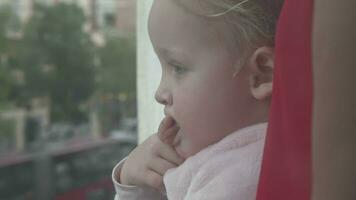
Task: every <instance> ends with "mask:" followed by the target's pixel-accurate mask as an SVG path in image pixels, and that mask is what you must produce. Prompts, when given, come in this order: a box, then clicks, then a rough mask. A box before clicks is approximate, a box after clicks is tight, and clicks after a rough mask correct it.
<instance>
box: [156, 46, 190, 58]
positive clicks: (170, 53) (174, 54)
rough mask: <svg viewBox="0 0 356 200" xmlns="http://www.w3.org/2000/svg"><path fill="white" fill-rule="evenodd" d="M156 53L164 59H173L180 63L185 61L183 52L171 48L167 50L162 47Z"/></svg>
mask: <svg viewBox="0 0 356 200" xmlns="http://www.w3.org/2000/svg"><path fill="white" fill-rule="evenodd" d="M158 51H159V52H160V53H161V54H162V55H163V56H164V57H166V58H170V59H174V60H180V61H187V58H188V56H187V54H185V53H184V52H182V51H180V50H178V49H176V48H173V49H168V48H164V47H159V48H158Z"/></svg>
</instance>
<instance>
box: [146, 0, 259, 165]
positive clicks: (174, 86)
mask: <svg viewBox="0 0 356 200" xmlns="http://www.w3.org/2000/svg"><path fill="white" fill-rule="evenodd" d="M214 23H215V22H214ZM217 27H219V25H217V24H213V22H209V21H207V20H205V19H203V18H200V17H198V16H195V15H193V14H190V13H188V12H186V11H185V10H184V9H183V8H182V7H180V6H178V5H177V4H175V3H174V2H173V1H172V0H155V2H154V5H153V8H152V10H151V15H150V20H149V33H150V37H151V41H152V43H153V46H154V49H155V51H156V53H157V55H158V57H159V59H160V62H161V65H162V79H161V83H160V86H159V88H158V90H157V93H156V99H157V101H158V102H159V103H161V104H163V105H165V114H166V115H169V116H171V117H173V118H174V119H175V121H176V123H177V125H178V126H179V127H180V130H179V132H178V133H177V136H176V138H175V142H174V146H175V149H176V150H177V152H178V153H179V154H180V155H181V156H182V157H185V158H187V157H189V156H191V155H194V154H195V153H197V152H199V151H200V150H202V149H203V148H205V147H207V146H208V145H210V144H213V143H215V142H217V141H219V140H220V139H222V138H223V137H225V136H226V135H228V134H229V133H231V132H233V131H235V130H237V129H239V128H241V127H243V126H245V125H248V123H249V122H248V120H247V118H248V116H249V115H250V112H249V108H250V106H251V105H250V102H251V98H253V97H252V96H251V95H249V87H248V77H247V76H246V75H245V74H246V73H245V72H244V70H242V71H241V72H240V73H239V74H238V76H237V77H235V78H233V74H234V72H235V69H234V68H233V64H234V61H236V57H237V56H238V55H236V56H235V57H232V56H231V52H230V53H229V52H228V50H227V49H228V48H226V47H225V41H223V39H222V38H219V33H221V31H219V32H218V31H216V30H214V29H216V28H217ZM220 28H221V27H219V29H220Z"/></svg>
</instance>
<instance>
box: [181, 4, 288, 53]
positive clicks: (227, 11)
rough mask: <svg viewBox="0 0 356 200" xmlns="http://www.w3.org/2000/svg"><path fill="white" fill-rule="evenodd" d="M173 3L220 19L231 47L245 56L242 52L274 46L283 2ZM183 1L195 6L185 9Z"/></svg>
mask: <svg viewBox="0 0 356 200" xmlns="http://www.w3.org/2000/svg"><path fill="white" fill-rule="evenodd" d="M175 1H176V2H178V3H179V4H180V5H182V6H184V7H185V8H186V9H187V10H189V11H190V12H192V13H194V14H196V15H199V16H202V17H205V18H208V19H223V20H224V22H225V23H226V24H227V25H228V27H229V28H230V29H231V30H232V31H233V34H234V39H235V41H234V42H235V45H236V46H237V47H238V49H240V50H241V51H242V52H241V53H243V54H248V52H244V51H245V49H253V48H256V47H258V46H274V39H275V29H276V24H277V19H278V16H279V12H280V10H281V7H282V4H283V2H284V0H175ZM185 1H187V2H188V1H189V3H192V2H193V1H195V7H194V6H192V4H191V5H190V6H188V5H187V4H186V2H185ZM242 49H244V50H242ZM245 56H247V55H245ZM243 57H244V56H243Z"/></svg>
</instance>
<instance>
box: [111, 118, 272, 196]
mask: <svg viewBox="0 0 356 200" xmlns="http://www.w3.org/2000/svg"><path fill="white" fill-rule="evenodd" d="M266 130H267V123H262V124H257V125H253V126H249V127H247V128H243V129H240V130H238V131H235V132H234V133H232V134H230V135H228V136H226V137H225V138H223V139H222V140H221V141H219V142H218V143H216V144H213V145H211V146H209V147H207V148H206V149H204V150H202V151H200V152H199V153H197V154H196V155H194V156H192V157H190V158H188V159H187V160H186V161H185V162H184V163H183V164H182V165H181V166H179V167H178V168H174V169H170V170H168V171H167V172H166V174H165V176H164V184H165V187H166V192H167V194H166V195H167V196H166V197H165V196H164V195H162V194H159V193H157V194H154V193H152V190H150V189H148V188H146V189H145V188H138V187H132V186H130V187H127V186H123V185H121V184H119V183H117V182H116V181H115V180H114V184H115V188H116V192H117V196H116V199H121V200H139V199H145V200H151V199H152V200H153V199H155V200H158V199H167V198H168V199H169V200H255V198H256V191H257V185H258V177H259V173H260V166H261V161H262V154H263V146H264V139H265V134H266ZM116 168H117V171H119V170H120V164H119V165H118V166H117V167H116ZM117 171H116V172H115V169H114V173H117Z"/></svg>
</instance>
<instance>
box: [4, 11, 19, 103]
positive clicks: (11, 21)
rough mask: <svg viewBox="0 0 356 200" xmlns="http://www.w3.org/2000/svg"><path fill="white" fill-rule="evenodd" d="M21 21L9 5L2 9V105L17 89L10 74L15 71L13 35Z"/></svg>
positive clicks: (7, 101)
mask: <svg viewBox="0 0 356 200" xmlns="http://www.w3.org/2000/svg"><path fill="white" fill-rule="evenodd" d="M19 24H20V22H19V20H18V18H17V16H16V15H14V13H12V12H11V9H10V7H9V6H8V5H4V6H3V7H0V103H1V104H7V103H9V101H10V97H11V93H12V91H14V89H15V82H14V81H13V79H11V77H10V74H11V71H12V70H13V69H12V68H11V64H12V63H11V62H12V61H13V60H14V53H15V49H16V48H15V47H16V44H15V42H14V40H13V39H11V34H14V32H16V31H18V30H19Z"/></svg>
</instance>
